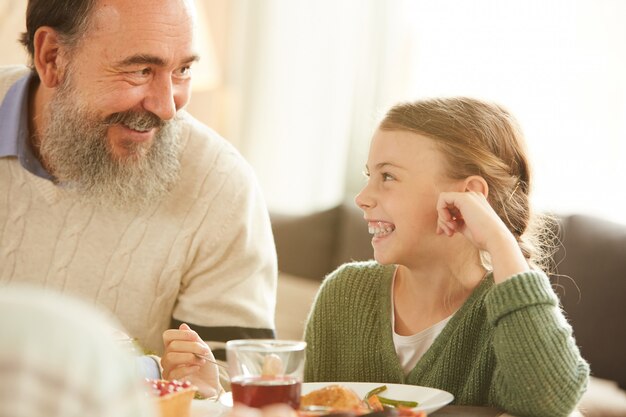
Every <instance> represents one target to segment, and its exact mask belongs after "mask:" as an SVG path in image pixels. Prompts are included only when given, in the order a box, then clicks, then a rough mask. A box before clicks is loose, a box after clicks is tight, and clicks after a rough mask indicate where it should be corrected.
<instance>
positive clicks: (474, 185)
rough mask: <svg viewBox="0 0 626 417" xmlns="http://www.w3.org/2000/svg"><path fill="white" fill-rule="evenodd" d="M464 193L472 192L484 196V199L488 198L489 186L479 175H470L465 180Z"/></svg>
mask: <svg viewBox="0 0 626 417" xmlns="http://www.w3.org/2000/svg"><path fill="white" fill-rule="evenodd" d="M465 191H474V192H475V193H480V194H482V195H484V196H485V198H487V197H489V185H487V181H485V179H484V178H483V177H481V176H480V175H472V176H469V177H467V178H466V179H465Z"/></svg>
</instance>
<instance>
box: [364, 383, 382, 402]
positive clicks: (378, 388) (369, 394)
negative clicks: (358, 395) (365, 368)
mask: <svg viewBox="0 0 626 417" xmlns="http://www.w3.org/2000/svg"><path fill="white" fill-rule="evenodd" d="M386 389H387V385H381V386H380V387H377V388H374V389H373V390H371V391H370V392H368V393H367V394H365V399H366V400H367V399H368V398H369V397H371V396H372V395H376V394H378V393H379V392H383V391H385V390H386Z"/></svg>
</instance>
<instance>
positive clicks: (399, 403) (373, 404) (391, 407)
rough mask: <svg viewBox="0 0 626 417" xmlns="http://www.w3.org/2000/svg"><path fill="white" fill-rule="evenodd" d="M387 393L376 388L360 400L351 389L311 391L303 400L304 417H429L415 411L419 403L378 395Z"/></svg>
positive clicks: (339, 388)
mask: <svg viewBox="0 0 626 417" xmlns="http://www.w3.org/2000/svg"><path fill="white" fill-rule="evenodd" d="M386 390H387V386H386V385H381V386H380V387H377V388H374V389H373V390H371V391H370V392H368V393H367V394H366V395H365V398H363V399H361V398H360V397H359V395H358V394H357V393H356V392H354V391H353V390H352V389H350V388H347V387H344V386H341V385H340V384H332V385H328V386H325V387H323V388H320V389H317V390H315V391H311V392H309V393H308V394H306V395H303V396H302V397H301V399H300V408H301V412H300V414H301V416H304V417H307V416H310V415H312V414H311V413H310V412H311V410H314V409H315V408H321V409H323V411H324V412H323V413H318V414H317V415H323V414H329V413H330V414H333V415H337V416H339V415H342V416H343V415H345V416H355V417H356V416H365V415H370V416H376V417H380V416H385V417H392V416H397V417H426V413H424V412H423V411H415V410H414V407H417V405H418V403H417V402H416V401H405V400H397V399H390V398H386V397H381V396H380V395H379V394H380V393H381V392H384V391H386Z"/></svg>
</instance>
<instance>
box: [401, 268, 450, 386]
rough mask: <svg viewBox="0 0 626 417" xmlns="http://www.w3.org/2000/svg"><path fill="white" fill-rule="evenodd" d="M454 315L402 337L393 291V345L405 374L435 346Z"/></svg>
mask: <svg viewBox="0 0 626 417" xmlns="http://www.w3.org/2000/svg"><path fill="white" fill-rule="evenodd" d="M395 280H396V275H395V273H394V276H393V281H394V282H393V283H392V284H391V285H392V288H393V285H394V284H395ZM453 315H454V313H453V314H451V315H450V316H448V317H446V318H445V319H443V320H441V321H440V322H439V323H436V324H434V325H432V326H431V327H429V328H427V329H424V330H422V331H421V332H419V333H415V334H412V335H410V336H401V335H399V334H398V333H396V330H395V329H396V314H395V306H394V303H393V291H392V292H391V328H392V329H393V345H394V346H395V348H396V354H397V355H398V359H399V360H400V365H401V366H402V369H403V370H404V374H405V375H407V374H408V373H409V372H411V371H412V370H413V368H415V365H416V364H417V362H418V361H419V360H420V359H421V358H422V356H424V353H426V351H427V350H428V348H430V346H431V345H432V344H433V342H434V341H435V339H436V338H437V336H439V333H441V331H442V330H443V328H444V327H446V324H448V321H450V319H451V318H452V316H453Z"/></svg>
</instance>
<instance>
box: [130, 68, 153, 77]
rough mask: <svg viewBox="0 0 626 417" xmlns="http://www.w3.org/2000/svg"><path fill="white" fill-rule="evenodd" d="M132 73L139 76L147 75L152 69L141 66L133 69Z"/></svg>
mask: <svg viewBox="0 0 626 417" xmlns="http://www.w3.org/2000/svg"><path fill="white" fill-rule="evenodd" d="M132 73H133V74H135V75H138V76H140V77H147V76H148V75H150V74H151V73H152V70H151V69H150V68H142V69H140V70H137V71H133V72H132Z"/></svg>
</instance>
